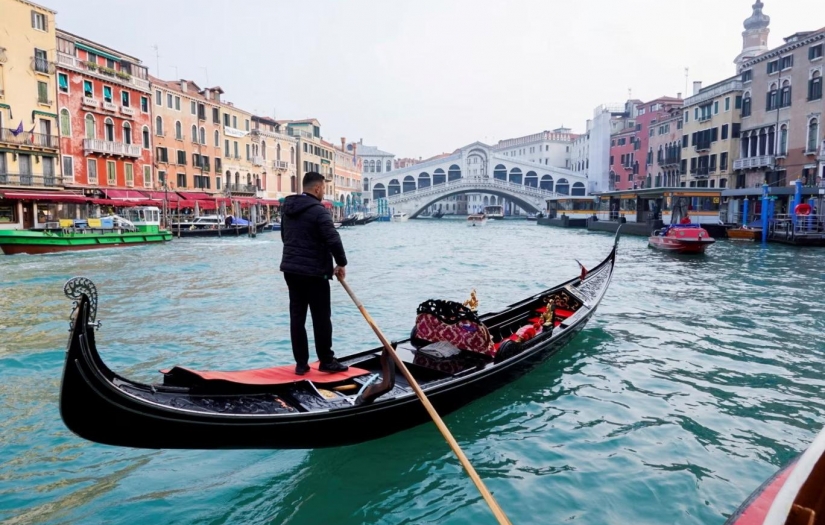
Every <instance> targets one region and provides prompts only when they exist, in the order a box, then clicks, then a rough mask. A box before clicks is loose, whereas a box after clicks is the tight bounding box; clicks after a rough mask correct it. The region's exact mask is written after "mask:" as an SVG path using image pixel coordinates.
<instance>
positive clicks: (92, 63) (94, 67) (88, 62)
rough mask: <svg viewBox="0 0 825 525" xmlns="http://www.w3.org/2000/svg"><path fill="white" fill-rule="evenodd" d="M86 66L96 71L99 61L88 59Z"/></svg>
mask: <svg viewBox="0 0 825 525" xmlns="http://www.w3.org/2000/svg"><path fill="white" fill-rule="evenodd" d="M86 68H87V69H90V70H92V71H95V70H96V69H97V63H96V62H92V61H91V60H87V61H86Z"/></svg>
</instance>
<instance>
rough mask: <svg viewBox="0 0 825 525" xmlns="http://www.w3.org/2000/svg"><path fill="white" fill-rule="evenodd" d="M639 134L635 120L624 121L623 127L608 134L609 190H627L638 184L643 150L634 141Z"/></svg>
mask: <svg viewBox="0 0 825 525" xmlns="http://www.w3.org/2000/svg"><path fill="white" fill-rule="evenodd" d="M639 134H640V132H639V131H637V129H636V124H635V122H633V121H625V123H624V129H622V130H620V131H617V132H615V133H613V134H612V135H611V136H610V180H609V182H610V190H628V189H632V188H633V184H634V183H636V184H638V181H639V180H640V179H639V170H640V166H641V164H642V163H643V162H644V150H642V149H641V145H637V143H636V141H637V139H638V137H639Z"/></svg>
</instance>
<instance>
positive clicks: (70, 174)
mask: <svg viewBox="0 0 825 525" xmlns="http://www.w3.org/2000/svg"><path fill="white" fill-rule="evenodd" d="M63 181H64V182H74V157H71V156H69V155H64V156H63Z"/></svg>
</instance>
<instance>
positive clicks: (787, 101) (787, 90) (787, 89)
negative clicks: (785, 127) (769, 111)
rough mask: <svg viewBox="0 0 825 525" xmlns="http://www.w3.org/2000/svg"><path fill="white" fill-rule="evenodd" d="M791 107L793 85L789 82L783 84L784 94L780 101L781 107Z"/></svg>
mask: <svg viewBox="0 0 825 525" xmlns="http://www.w3.org/2000/svg"><path fill="white" fill-rule="evenodd" d="M790 105H791V83H790V82H788V81H787V80H786V81H784V82H782V92H781V94H780V99H779V107H780V108H787V107H789V106H790Z"/></svg>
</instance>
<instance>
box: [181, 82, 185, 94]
mask: <svg viewBox="0 0 825 525" xmlns="http://www.w3.org/2000/svg"><path fill="white" fill-rule="evenodd" d="M180 90H181V91H183V92H184V93H186V81H185V80H184V79H180Z"/></svg>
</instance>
